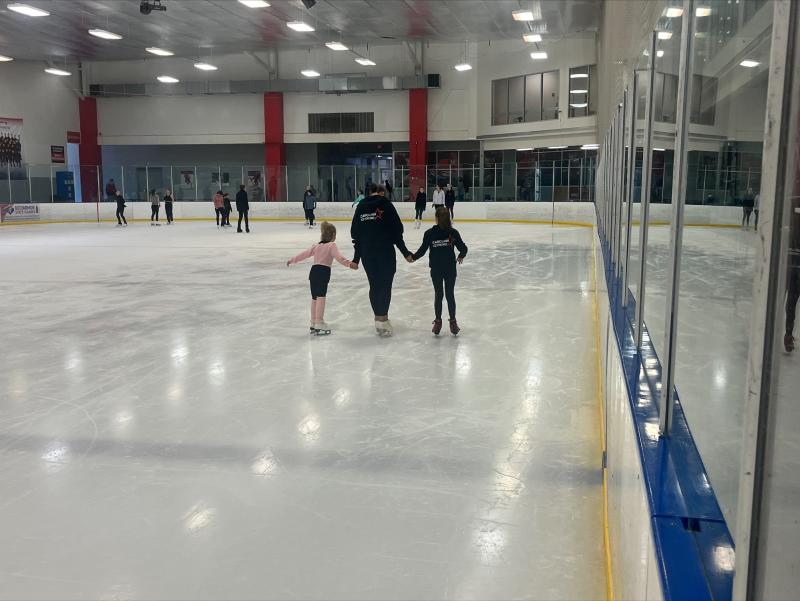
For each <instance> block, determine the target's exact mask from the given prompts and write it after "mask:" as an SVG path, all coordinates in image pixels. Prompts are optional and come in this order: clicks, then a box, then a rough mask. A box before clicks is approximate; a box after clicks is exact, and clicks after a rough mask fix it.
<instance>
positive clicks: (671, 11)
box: [664, 6, 683, 19]
mask: <svg viewBox="0 0 800 601" xmlns="http://www.w3.org/2000/svg"><path fill="white" fill-rule="evenodd" d="M664 16H665V17H667V18H669V19H675V18H677V17H682V16H683V9H682V8H678V7H677V6H670V7H669V8H668V9H667V10H665V11H664Z"/></svg>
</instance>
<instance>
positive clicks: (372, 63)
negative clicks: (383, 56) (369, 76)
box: [356, 56, 375, 67]
mask: <svg viewBox="0 0 800 601" xmlns="http://www.w3.org/2000/svg"><path fill="white" fill-rule="evenodd" d="M356 62H357V63H358V64H359V65H364V66H365V67H374V66H375V61H371V60H369V59H368V58H364V57H361V56H359V57H358V58H357V59H356Z"/></svg>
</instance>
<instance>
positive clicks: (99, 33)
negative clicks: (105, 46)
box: [89, 29, 122, 40]
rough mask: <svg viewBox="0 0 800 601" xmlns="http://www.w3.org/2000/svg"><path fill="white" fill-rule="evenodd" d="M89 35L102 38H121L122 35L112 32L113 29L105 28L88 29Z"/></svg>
mask: <svg viewBox="0 0 800 601" xmlns="http://www.w3.org/2000/svg"><path fill="white" fill-rule="evenodd" d="M89 35H93V36H94V37H96V38H102V39H104V40H121V39H122V36H121V35H119V34H118V33H114V32H113V31H106V30H105V29H90V30H89Z"/></svg>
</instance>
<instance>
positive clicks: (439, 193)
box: [432, 184, 444, 211]
mask: <svg viewBox="0 0 800 601" xmlns="http://www.w3.org/2000/svg"><path fill="white" fill-rule="evenodd" d="M432 204H433V210H434V211H435V210H436V209H437V207H443V206H444V190H442V185H441V184H436V190H434V191H433V203H432Z"/></svg>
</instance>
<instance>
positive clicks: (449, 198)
mask: <svg viewBox="0 0 800 601" xmlns="http://www.w3.org/2000/svg"><path fill="white" fill-rule="evenodd" d="M455 204H456V191H455V190H453V184H447V190H445V191H444V206H446V207H447V210H448V212H449V213H450V220H451V221H452V220H453V207H454V206H455Z"/></svg>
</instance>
